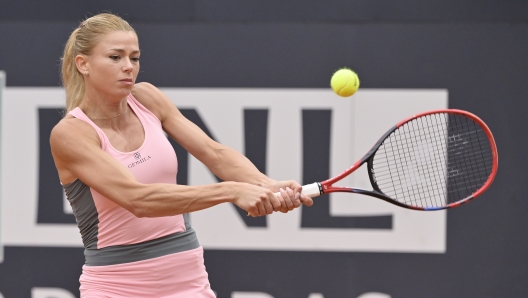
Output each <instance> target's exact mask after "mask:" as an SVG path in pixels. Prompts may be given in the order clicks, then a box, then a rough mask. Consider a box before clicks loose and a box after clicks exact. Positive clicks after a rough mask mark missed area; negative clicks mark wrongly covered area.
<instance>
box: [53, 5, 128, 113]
mask: <svg viewBox="0 0 528 298" xmlns="http://www.w3.org/2000/svg"><path fill="white" fill-rule="evenodd" d="M113 31H132V32H134V33H136V31H135V30H134V29H133V28H132V26H130V24H129V23H128V22H127V21H125V20H123V19H122V18H120V17H118V16H116V15H113V14H110V13H101V14H98V15H95V16H93V17H90V18H88V19H86V20H85V21H84V22H82V23H81V25H80V26H79V27H78V28H76V29H75V30H74V31H73V32H72V34H71V35H70V38H68V41H67V42H66V45H65V47H64V53H63V56H62V58H61V75H62V84H63V86H64V89H65V90H66V113H68V112H69V111H71V110H73V109H75V108H76V107H78V106H79V105H80V104H81V102H82V100H83V97H84V91H85V85H84V77H83V76H82V74H81V73H80V72H79V70H78V69H77V66H76V64H75V57H76V56H77V55H79V54H83V55H89V54H90V53H91V51H92V49H93V48H94V47H95V46H96V45H97V44H98V43H99V41H101V39H102V38H103V36H104V35H105V34H107V33H110V32H113ZM136 34H137V33H136Z"/></svg>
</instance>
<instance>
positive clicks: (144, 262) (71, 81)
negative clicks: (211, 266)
mask: <svg viewBox="0 0 528 298" xmlns="http://www.w3.org/2000/svg"><path fill="white" fill-rule="evenodd" d="M139 57H140V50H139V43H138V37H137V34H136V32H135V31H134V29H133V28H132V27H131V26H130V25H129V24H128V23H127V22H126V21H125V20H123V19H121V18H120V17H118V16H115V15H112V14H107V13H105V14H99V15H95V16H93V17H90V18H88V19H86V20H85V21H84V22H82V23H81V25H80V26H79V27H78V28H76V29H75V30H74V31H73V33H72V34H71V36H70V37H69V39H68V42H67V44H66V46H65V49H64V56H63V58H62V79H63V84H64V87H65V89H66V105H67V115H66V116H65V117H64V119H62V120H61V121H60V122H59V123H58V124H57V125H56V126H55V128H54V129H53V131H52V133H51V138H50V143H51V148H52V153H53V158H54V160H55V164H56V167H57V170H58V173H59V178H60V181H61V183H62V184H63V185H64V190H65V192H66V195H67V198H68V200H69V202H70V204H71V206H72V209H73V212H74V214H75V217H76V220H77V224H78V226H79V229H80V233H81V236H82V240H83V243H84V246H85V258H86V263H85V265H84V266H83V272H82V275H81V277H80V284H81V285H80V291H81V297H84V298H87V297H214V293H213V291H212V290H211V288H210V286H209V280H208V276H207V272H206V270H205V266H204V260H203V249H202V247H201V246H200V245H199V243H198V240H197V237H196V234H195V232H194V231H193V229H192V228H191V226H190V224H189V220H188V217H187V215H186V214H187V213H189V212H193V211H197V210H202V209H205V208H209V207H212V206H215V205H217V204H220V203H226V202H230V203H234V204H236V205H237V206H238V207H240V208H242V209H244V210H245V211H247V212H248V215H251V216H264V215H267V214H271V213H272V212H274V211H280V212H288V211H290V210H293V209H294V208H296V207H299V206H300V205H301V204H305V205H312V203H313V202H312V200H311V198H309V197H307V196H304V195H302V194H301V186H300V184H298V183H297V182H295V181H275V180H272V179H270V178H268V177H267V176H265V175H264V174H262V173H260V172H259V171H258V170H257V169H256V167H255V166H254V165H253V164H252V163H251V162H250V161H249V160H248V159H247V158H245V157H244V156H243V155H242V154H240V153H238V152H236V151H235V150H233V149H231V148H228V147H226V146H224V145H221V144H218V143H217V142H215V141H213V140H211V139H210V138H209V137H208V136H207V135H206V134H205V133H204V132H203V131H201V130H200V129H199V128H198V127H197V126H196V125H194V124H193V123H192V122H190V121H189V120H187V119H186V118H185V117H183V115H182V114H181V113H180V112H179V110H178V109H177V108H176V107H175V106H174V104H172V103H171V101H170V100H169V99H168V98H167V97H166V96H165V95H164V94H163V93H162V92H160V91H159V90H158V89H157V88H156V87H154V86H152V85H150V84H147V83H141V84H135V81H136V77H137V75H138V72H139ZM167 58H169V57H167ZM165 133H166V134H167V135H169V136H170V137H172V138H173V139H174V140H176V141H177V142H178V143H179V144H181V145H182V146H183V147H184V148H185V149H186V150H187V151H189V152H190V153H191V154H192V155H194V156H195V157H196V158H197V159H198V160H200V161H201V162H203V163H204V164H205V165H206V166H207V167H208V168H209V169H210V170H211V171H212V172H213V173H214V174H215V175H216V176H218V177H220V178H221V179H223V180H224V181H226V182H222V183H217V184H212V185H203V186H185V185H178V184H176V173H177V159H176V155H175V152H174V150H173V148H172V146H171V145H170V143H169V141H168V140H167V137H166V135H165ZM275 192H279V195H277V196H276V195H275V194H274V193H275Z"/></svg>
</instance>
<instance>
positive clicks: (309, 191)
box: [302, 182, 321, 198]
mask: <svg viewBox="0 0 528 298" xmlns="http://www.w3.org/2000/svg"><path fill="white" fill-rule="evenodd" d="M302 194H303V195H306V196H309V197H310V198H313V197H317V196H320V195H321V185H320V184H319V183H318V182H315V183H311V184H306V185H303V187H302Z"/></svg>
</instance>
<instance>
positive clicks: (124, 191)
mask: <svg viewBox="0 0 528 298" xmlns="http://www.w3.org/2000/svg"><path fill="white" fill-rule="evenodd" d="M50 144H51V149H52V154H53V157H54V160H55V164H56V166H57V169H58V171H59V176H60V178H61V181H62V182H63V183H68V182H71V180H67V179H68V178H66V177H69V179H73V178H78V179H80V180H81V181H83V182H84V183H86V184H87V185H89V186H90V187H92V188H93V189H95V190H96V191H97V192H99V193H101V194H102V195H103V196H105V197H107V198H108V199H110V200H112V201H114V202H115V203H116V204H118V205H120V206H122V207H123V208H125V209H127V210H129V211H130V212H131V213H133V214H134V215H136V216H138V217H157V216H167V215H175V214H182V213H187V212H193V211H197V210H201V209H205V208H208V207H211V206H214V205H217V204H220V203H223V202H233V203H236V204H237V205H239V206H240V207H241V208H242V209H244V210H246V211H248V212H249V213H250V214H252V215H254V216H257V215H265V214H269V213H271V212H272V211H273V209H275V208H277V206H280V203H278V202H277V201H272V200H273V199H274V195H273V193H272V192H271V191H269V190H266V189H264V188H261V187H257V186H254V185H250V184H247V183H236V182H225V183H219V184H214V185H203V186H184V185H174V184H161V183H158V184H142V183H139V182H138V181H137V180H136V179H135V177H134V176H133V175H132V174H131V173H130V172H129V171H128V170H127V169H126V168H125V167H124V166H123V165H121V164H120V163H119V162H118V161H116V160H115V159H113V158H112V157H111V156H109V155H108V154H107V153H106V152H104V151H103V150H102V149H101V148H100V144H99V139H98V137H97V134H96V133H95V132H94V131H93V129H92V128H91V127H90V126H89V125H88V124H86V123H84V122H82V121H79V120H77V119H72V118H70V119H64V120H62V121H61V122H60V123H59V124H58V125H57V126H56V127H55V128H54V129H53V131H52V133H51V138H50ZM246 198H251V199H252V200H245V199H246Z"/></svg>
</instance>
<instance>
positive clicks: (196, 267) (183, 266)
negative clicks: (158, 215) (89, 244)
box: [79, 247, 215, 298]
mask: <svg viewBox="0 0 528 298" xmlns="http://www.w3.org/2000/svg"><path fill="white" fill-rule="evenodd" d="M79 281H80V282H81V287H80V290H81V298H92V297H94V298H95V297H97V298H102V297H108V298H114V297H115V298H118V297H122V298H124V297H127V298H133V297H138V298H139V297H142V298H144V297H156V298H161V297H167V298H169V297H171V298H176V297H197V298H214V297H215V294H214V292H213V291H212V290H211V287H210V285H209V278H208V276H207V272H206V271H205V266H204V261H203V248H202V247H199V248H195V249H192V250H188V251H184V252H180V253H175V254H170V255H166V256H162V257H158V258H153V259H148V260H143V261H138V262H132V263H126V264H117V265H108V266H83V273H82V275H81V278H80V279H79Z"/></svg>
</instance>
